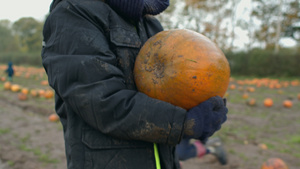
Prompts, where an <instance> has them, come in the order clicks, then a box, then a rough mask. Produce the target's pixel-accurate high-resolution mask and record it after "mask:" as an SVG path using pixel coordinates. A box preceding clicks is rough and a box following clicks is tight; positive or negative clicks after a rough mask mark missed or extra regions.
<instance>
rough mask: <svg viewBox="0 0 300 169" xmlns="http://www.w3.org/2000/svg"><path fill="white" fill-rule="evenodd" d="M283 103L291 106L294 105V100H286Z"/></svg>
mask: <svg viewBox="0 0 300 169" xmlns="http://www.w3.org/2000/svg"><path fill="white" fill-rule="evenodd" d="M282 104H283V106H284V107H285V108H291V107H292V106H293V102H292V101H291V100H284V101H283V103H282Z"/></svg>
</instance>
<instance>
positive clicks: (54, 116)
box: [48, 113, 59, 122]
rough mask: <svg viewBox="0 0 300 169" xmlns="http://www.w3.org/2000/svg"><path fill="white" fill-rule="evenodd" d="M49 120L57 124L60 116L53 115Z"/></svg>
mask: <svg viewBox="0 0 300 169" xmlns="http://www.w3.org/2000/svg"><path fill="white" fill-rule="evenodd" d="M48 119H49V121H51V122H57V121H58V120H59V116H58V115H57V114H56V113H52V114H50V115H49V117H48Z"/></svg>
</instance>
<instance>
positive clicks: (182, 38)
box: [134, 29, 230, 109]
mask: <svg viewBox="0 0 300 169" xmlns="http://www.w3.org/2000/svg"><path fill="white" fill-rule="evenodd" d="M134 78H135V83H136V86H137V89H138V90H139V91H140V92H143V93H145V94H146V95H148V96H150V97H153V98H156V99H160V100H163V101H166V102H169V103H172V104H174V105H176V106H180V107H182V108H185V109H190V108H192V107H194V106H196V105H198V104H199V103H201V102H203V101H205V100H207V99H208V98H210V97H213V96H217V95H218V96H221V97H223V96H224V94H225V92H226V90H227V88H228V85H229V80H230V67H229V63H228V61H227V59H226V57H225V55H224V54H223V52H222V51H221V50H220V49H219V48H218V47H217V46H216V45H215V43H213V42H212V41H211V40H210V39H208V38H207V37H205V36H204V35H202V34H200V33H197V32H194V31H191V30H186V29H176V30H168V31H162V32H159V33H157V34H156V35H154V36H153V37H151V38H150V39H149V40H148V41H147V42H146V43H145V44H144V46H143V47H142V48H141V50H140V52H139V54H138V56H137V58H136V61H135V67H134Z"/></svg>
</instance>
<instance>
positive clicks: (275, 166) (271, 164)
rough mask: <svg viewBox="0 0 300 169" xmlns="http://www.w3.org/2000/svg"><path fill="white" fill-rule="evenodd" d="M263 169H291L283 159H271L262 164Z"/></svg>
mask: <svg viewBox="0 0 300 169" xmlns="http://www.w3.org/2000/svg"><path fill="white" fill-rule="evenodd" d="M261 169H289V168H288V166H287V165H286V163H285V162H284V161H283V160H282V159H280V158H270V159H268V160H267V161H266V162H264V163H263V164H262V166H261Z"/></svg>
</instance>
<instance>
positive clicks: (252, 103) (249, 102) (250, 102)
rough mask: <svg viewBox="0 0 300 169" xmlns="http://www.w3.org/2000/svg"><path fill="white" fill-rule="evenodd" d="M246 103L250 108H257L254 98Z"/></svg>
mask: <svg viewBox="0 0 300 169" xmlns="http://www.w3.org/2000/svg"><path fill="white" fill-rule="evenodd" d="M246 103H247V105H248V106H256V100H255V99H253V98H251V99H248V100H247V102H246Z"/></svg>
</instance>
